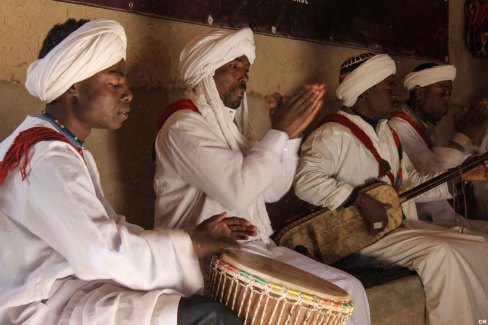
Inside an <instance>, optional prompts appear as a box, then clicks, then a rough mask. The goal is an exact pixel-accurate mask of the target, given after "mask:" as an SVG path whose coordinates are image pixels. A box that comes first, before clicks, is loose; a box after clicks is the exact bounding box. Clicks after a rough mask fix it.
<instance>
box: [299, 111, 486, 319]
mask: <svg viewBox="0 0 488 325" xmlns="http://www.w3.org/2000/svg"><path fill="white" fill-rule="evenodd" d="M339 114H343V115H345V116H347V117H348V118H349V119H350V120H351V121H353V122H354V123H355V124H356V125H358V126H359V127H360V128H361V129H362V130H363V131H365V132H366V133H367V134H368V135H369V137H370V138H371V140H372V142H373V144H374V146H375V148H376V149H377V151H378V153H379V154H380V156H381V157H382V158H383V159H386V160H387V161H389V163H390V165H391V166H392V167H393V171H394V172H395V176H396V171H397V168H398V154H397V148H396V145H395V143H394V140H393V137H392V135H391V132H390V131H389V128H388V125H387V122H386V120H382V121H380V122H379V124H378V125H377V127H376V130H374V129H373V127H372V126H371V125H369V124H368V123H367V122H365V121H364V120H363V119H362V118H361V117H359V116H358V115H351V114H348V113H345V112H339ZM403 167H404V172H403V175H404V182H403V185H404V187H405V188H408V187H410V186H413V185H417V184H420V183H422V182H424V181H425V180H427V179H428V178H430V177H432V176H427V175H423V176H422V174H420V173H418V172H416V171H415V170H414V169H412V166H411V163H410V162H409V160H408V156H407V155H404V161H403ZM377 173H378V164H377V162H376V160H375V159H374V158H373V156H372V155H371V154H370V152H369V151H368V150H367V149H366V148H365V147H364V145H363V144H362V143H361V142H360V141H359V140H358V139H357V138H356V137H355V136H354V135H353V134H352V133H351V131H350V130H349V129H348V128H346V127H344V126H342V125H339V124H337V123H327V124H325V125H323V126H322V127H320V128H319V129H317V130H315V131H314V132H313V133H312V134H311V135H310V137H309V138H308V139H307V140H306V141H305V143H304V144H303V146H302V157H301V158H300V162H299V166H298V171H297V175H296V178H295V192H296V194H297V195H298V196H299V197H300V198H302V199H304V200H306V201H309V202H312V203H314V204H317V205H321V206H325V207H328V208H331V209H335V208H337V207H338V206H340V205H341V204H342V203H343V202H344V201H345V200H346V199H347V197H348V196H349V193H350V192H351V190H352V188H354V187H355V186H357V185H360V184H362V183H364V182H365V181H366V180H369V179H374V178H376V176H377ZM382 180H383V181H385V182H389V180H388V178H387V177H385V178H384V179H382ZM447 192H448V191H447V186H445V185H444V186H441V187H438V188H437V189H435V190H432V191H430V192H428V194H426V195H423V196H422V198H420V197H419V198H418V199H419V200H420V199H423V200H425V199H428V198H429V197H430V198H434V197H437V198H443V197H444V198H445V197H446V195H447ZM403 207H404V208H406V206H405V204H404V206H403ZM404 210H405V209H404ZM405 212H406V214H407V218H408V220H407V221H406V222H405V224H404V225H402V226H401V227H400V228H398V229H396V230H395V231H393V232H392V233H390V234H388V235H386V236H385V237H383V238H382V239H380V240H379V241H377V242H376V243H374V244H372V245H370V246H368V247H366V248H364V249H363V250H361V251H360V252H361V253H363V254H366V255H370V256H375V257H377V258H379V259H381V260H383V261H387V262H390V263H395V264H398V265H402V266H406V267H409V268H411V269H415V270H416V271H417V273H418V274H419V275H420V277H421V279H422V282H423V285H424V288H425V294H426V305H427V306H426V307H427V312H428V317H429V321H430V324H477V323H478V319H487V318H488V274H487V271H486V270H487V269H488V243H487V242H486V240H485V239H484V238H483V237H481V236H476V235H472V234H460V233H459V231H458V229H457V228H452V229H447V228H443V227H439V226H436V225H429V224H426V223H424V222H421V221H418V220H415V219H416V216H415V214H414V212H415V205H412V204H410V206H409V211H405ZM392 308H394V307H392ZM392 312H395V311H394V309H392Z"/></svg>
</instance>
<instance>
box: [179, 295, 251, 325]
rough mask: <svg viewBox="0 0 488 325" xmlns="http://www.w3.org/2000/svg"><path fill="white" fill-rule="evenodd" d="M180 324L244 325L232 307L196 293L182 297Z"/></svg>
mask: <svg viewBox="0 0 488 325" xmlns="http://www.w3.org/2000/svg"><path fill="white" fill-rule="evenodd" d="M178 324H181V325H190V324H191V325H197V324H198V325H227V324H230V325H234V324H235V325H242V324H243V322H242V321H241V320H240V319H239V318H238V317H237V315H236V313H235V312H234V311H232V310H231V309H230V308H228V307H227V306H225V305H224V304H221V303H219V302H216V301H214V300H212V299H209V298H206V297H203V296H199V295H194V296H191V297H184V298H181V300H180V304H179V306H178Z"/></svg>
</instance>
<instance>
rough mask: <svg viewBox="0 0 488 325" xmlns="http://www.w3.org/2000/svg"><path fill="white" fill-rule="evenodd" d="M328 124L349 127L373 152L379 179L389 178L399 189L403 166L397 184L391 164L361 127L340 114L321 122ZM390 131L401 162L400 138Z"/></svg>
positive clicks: (327, 117)
mask: <svg viewBox="0 0 488 325" xmlns="http://www.w3.org/2000/svg"><path fill="white" fill-rule="evenodd" d="M328 122H335V123H339V124H341V125H343V126H345V127H347V128H348V129H349V130H351V132H352V133H353V134H354V136H355V137H356V138H358V139H359V141H361V142H362V144H363V145H364V146H365V147H366V149H368V150H369V152H371V154H372V155H373V157H374V158H375V159H376V161H377V162H378V177H380V178H381V177H383V176H385V175H386V176H388V178H389V179H390V181H391V184H392V185H394V186H395V187H397V189H398V188H399V185H400V183H401V166H400V172H399V175H398V176H399V177H398V179H397V182H395V178H394V176H393V174H392V172H391V167H390V164H389V163H388V162H387V161H386V160H384V159H383V158H381V156H380V154H379V153H378V151H377V150H376V148H375V147H374V145H373V142H372V141H371V139H370V138H369V136H368V135H367V134H366V133H365V132H364V131H363V130H361V129H360V128H359V126H357V125H356V124H354V122H352V121H351V120H350V119H348V118H347V117H345V116H344V115H340V114H331V115H327V116H326V117H324V119H323V120H322V121H321V122H320V125H322V124H324V123H328ZM390 130H391V131H392V134H393V139H394V140H395V144H396V145H397V148H399V150H398V151H399V159H400V161H401V159H402V155H401V143H400V138H399V137H398V135H397V134H396V133H395V132H394V131H393V130H392V129H391V128H390ZM397 183H398V184H397Z"/></svg>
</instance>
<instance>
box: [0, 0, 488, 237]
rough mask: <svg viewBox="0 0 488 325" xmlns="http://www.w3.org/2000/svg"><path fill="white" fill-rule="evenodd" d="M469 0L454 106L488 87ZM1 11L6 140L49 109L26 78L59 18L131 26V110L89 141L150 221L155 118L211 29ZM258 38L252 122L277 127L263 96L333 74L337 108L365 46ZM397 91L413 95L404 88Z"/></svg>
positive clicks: (455, 56)
mask: <svg viewBox="0 0 488 325" xmlns="http://www.w3.org/2000/svg"><path fill="white" fill-rule="evenodd" d="M463 3H464V1H462V0H451V1H450V4H449V34H450V35H449V38H450V43H449V51H450V62H451V63H453V64H455V65H456V66H457V68H458V72H459V73H458V78H457V79H456V82H455V91H454V95H453V100H454V103H455V106H459V105H463V104H464V103H467V102H468V101H470V100H471V99H472V98H473V96H475V95H479V94H481V93H485V94H486V93H488V88H487V85H486V75H487V73H488V60H481V59H475V58H472V57H471V55H470V54H469V53H468V52H467V50H466V47H465V46H464V40H463ZM0 15H1V16H0V37H1V41H0V99H1V101H2V104H1V108H0V141H1V140H3V139H4V138H5V137H6V136H7V135H8V134H9V133H10V132H11V131H12V130H13V129H14V128H15V127H16V126H17V125H18V124H19V123H20V122H21V121H22V119H23V118H24V116H25V115H27V114H38V113H39V112H40V111H41V110H42V108H43V105H42V103H40V102H39V101H37V100H36V99H35V98H33V97H31V96H29V95H28V93H27V92H26V90H25V89H24V87H23V82H24V81H25V72H26V70H27V67H28V65H29V63H30V62H32V61H33V60H34V59H35V58H36V57H37V53H38V51H39V49H40V47H41V44H42V40H43V39H44V37H45V35H46V34H47V32H48V30H49V29H50V28H51V27H52V26H53V25H54V24H56V23H60V22H64V21H65V20H66V19H67V18H78V19H79V18H87V19H94V18H111V19H115V20H117V21H119V22H120V23H121V24H122V25H123V26H124V27H125V28H126V31H127V36H128V39H129V45H128V47H129V50H128V67H129V76H130V83H131V86H132V89H133V92H134V95H135V99H134V101H133V105H132V107H133V111H132V112H131V115H130V118H129V120H128V121H127V122H126V124H125V125H124V127H123V128H122V129H120V130H118V131H114V132H108V131H104V130H95V131H93V132H92V134H91V136H90V137H89V138H88V140H87V142H86V147H87V148H89V149H90V150H91V151H92V152H93V154H94V155H95V158H96V159H97V162H98V166H99V169H100V173H101V177H102V181H103V183H104V188H105V192H106V195H107V197H108V198H109V200H110V201H111V202H112V204H113V205H114V207H115V209H116V210H117V211H118V212H119V213H121V214H124V215H126V216H127V217H128V219H129V220H131V221H133V222H136V223H138V224H140V225H142V226H144V227H146V228H149V227H151V226H152V216H153V201H154V194H153V191H152V175H153V171H154V165H153V162H152V160H151V151H152V143H153V139H154V137H155V135H156V130H155V124H156V122H155V121H156V119H157V115H158V112H159V111H160V110H162V109H163V108H164V107H165V106H166V105H167V104H168V103H169V102H170V101H172V100H174V99H176V98H178V97H180V96H181V95H182V92H183V87H182V84H181V82H180V81H179V80H178V73H177V66H178V65H177V62H178V56H179V51H180V50H181V49H182V47H183V46H184V44H185V43H186V41H187V40H189V39H190V38H191V37H192V36H194V35H195V34H197V33H199V32H201V31H203V30H205V29H207V28H209V27H207V26H201V25H194V24H188V23H181V22H175V21H170V20H164V19H158V18H153V17H146V16H141V15H136V14H129V13H124V12H119V11H113V10H106V9H101V8H94V7H88V6H80V5H75V4H68V3H63V2H57V1H50V0H29V1H22V0H2V1H1V2H0ZM426 32H428V31H426ZM255 40H256V48H257V59H256V61H255V64H254V65H253V66H252V67H251V73H250V77H251V81H250V83H249V97H250V103H251V105H250V106H251V108H252V116H251V117H252V120H253V122H254V123H255V126H256V127H257V128H258V129H259V130H261V131H264V130H265V129H266V128H268V127H269V120H268V118H267V110H266V106H265V103H264V96H265V95H266V94H270V93H272V92H274V91H276V90H278V91H281V92H283V93H285V94H286V93H289V92H291V91H293V90H294V89H296V88H297V87H299V86H300V85H301V84H303V83H305V82H311V81H321V82H325V83H326V84H327V86H328V89H329V91H328V93H327V98H326V105H325V107H324V112H322V113H321V115H323V114H324V113H325V111H332V110H336V109H337V108H338V107H339V102H338V101H337V100H336V99H335V95H334V93H335V88H336V86H337V79H338V67H339V65H340V64H341V62H342V61H344V60H345V59H346V58H348V57H350V56H353V55H356V54H359V53H361V52H364V51H365V50H364V49H357V48H347V47H339V46H332V45H324V44H318V43H312V42H304V41H298V40H290V39H285V38H280V37H271V36H263V35H256V37H255ZM394 59H395V60H396V62H397V66H398V67H397V69H398V73H397V76H398V85H399V86H400V85H401V78H402V77H403V76H404V75H405V73H407V72H409V71H410V70H411V69H412V68H413V67H415V66H416V65H418V64H420V63H422V62H423V60H419V59H414V58H408V57H400V56H394ZM399 90H400V91H401V94H402V95H403V96H405V95H406V94H405V92H404V91H403V90H402V89H401V87H399Z"/></svg>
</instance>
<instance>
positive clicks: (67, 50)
mask: <svg viewBox="0 0 488 325" xmlns="http://www.w3.org/2000/svg"><path fill="white" fill-rule="evenodd" d="M126 48H127V38H126V36H125V31H124V28H123V27H122V26H121V25H120V24H119V23H117V22H115V21H113V20H107V19H97V20H92V21H89V22H87V23H85V24H84V25H82V26H81V27H80V28H78V29H77V30H75V31H73V32H72V33H71V34H70V35H68V37H66V38H65V39H64V40H63V41H62V42H61V43H59V44H58V45H57V46H56V47H54V48H53V49H52V50H51V51H49V53H47V55H46V56H45V57H44V58H42V59H39V60H37V61H34V62H33V63H32V64H31V65H30V66H29V69H28V70H27V80H26V81H25V88H27V90H28V91H29V93H30V94H31V95H33V96H35V97H37V98H39V99H40V100H42V101H43V102H46V103H49V102H52V101H53V100H55V99H56V98H58V97H59V96H61V95H62V94H64V92H66V91H67V90H68V89H69V88H70V87H71V86H72V85H73V84H74V83H76V82H79V81H82V80H85V79H87V78H89V77H91V76H93V75H94V74H96V73H98V72H100V71H102V70H104V69H107V68H108V67H110V66H112V65H114V64H116V63H117V62H119V61H120V60H122V59H124V60H125V56H126Z"/></svg>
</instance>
